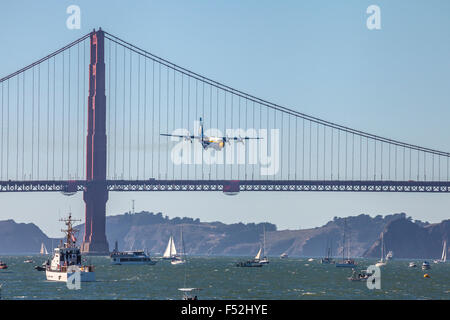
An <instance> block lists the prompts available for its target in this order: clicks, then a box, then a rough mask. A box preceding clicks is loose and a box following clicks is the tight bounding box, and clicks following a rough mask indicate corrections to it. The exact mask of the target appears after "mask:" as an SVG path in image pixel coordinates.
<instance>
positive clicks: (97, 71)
mask: <svg viewBox="0 0 450 320" xmlns="http://www.w3.org/2000/svg"><path fill="white" fill-rule="evenodd" d="M87 107H88V108H87V109H88V125H87V137H86V146H87V147H86V148H87V150H86V181H87V185H86V188H85V190H84V194H83V199H84V202H85V204H86V216H85V219H86V221H85V230H84V239H83V244H82V246H81V251H82V252H83V253H84V254H90V255H105V254H109V246H108V242H107V240H106V233H105V227H106V201H108V190H107V185H106V95H105V60H104V33H103V31H102V30H101V29H99V30H98V31H94V32H93V33H92V34H91V60H90V65H89V96H88V106H87Z"/></svg>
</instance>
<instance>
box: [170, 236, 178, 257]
mask: <svg viewBox="0 0 450 320" xmlns="http://www.w3.org/2000/svg"><path fill="white" fill-rule="evenodd" d="M170 252H172V257H173V256H176V255H177V249H175V241H173V238H172V243H171V245H170Z"/></svg>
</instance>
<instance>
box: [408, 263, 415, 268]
mask: <svg viewBox="0 0 450 320" xmlns="http://www.w3.org/2000/svg"><path fill="white" fill-rule="evenodd" d="M409 267H410V268H415V267H417V264H416V263H415V262H410V263H409Z"/></svg>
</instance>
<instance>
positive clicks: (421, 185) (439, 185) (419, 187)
mask: <svg viewBox="0 0 450 320" xmlns="http://www.w3.org/2000/svg"><path fill="white" fill-rule="evenodd" d="M92 184H101V185H104V186H105V188H107V190H108V191H122V192H123V191H220V192H230V193H233V192H238V191H239V192H240V191H329V192H336V191H340V192H345V191H347V192H428V193H443V192H450V181H412V180H409V181H386V180H382V181H381V180H360V181H359V180H340V181H339V180H156V179H149V180H106V181H86V180H47V181H45V180H40V181H12V180H8V181H0V192H50V191H52V192H63V193H66V194H71V193H74V192H81V191H84V190H85V188H86V187H87V186H89V185H92Z"/></svg>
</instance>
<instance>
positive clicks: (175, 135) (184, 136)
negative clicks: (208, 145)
mask: <svg viewBox="0 0 450 320" xmlns="http://www.w3.org/2000/svg"><path fill="white" fill-rule="evenodd" d="M160 135H161V136H166V137H177V138H185V139H188V140H190V139H201V137H199V136H188V135H178V134H168V133H160Z"/></svg>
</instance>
